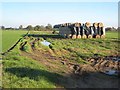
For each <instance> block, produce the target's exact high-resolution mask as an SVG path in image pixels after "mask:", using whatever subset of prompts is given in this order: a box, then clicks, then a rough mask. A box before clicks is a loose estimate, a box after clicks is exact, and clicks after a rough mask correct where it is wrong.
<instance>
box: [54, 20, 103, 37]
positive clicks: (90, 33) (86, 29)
mask: <svg viewBox="0 0 120 90" xmlns="http://www.w3.org/2000/svg"><path fill="white" fill-rule="evenodd" d="M54 28H58V29H59V34H60V35H62V36H64V37H66V38H72V39H75V38H105V29H104V28H103V23H93V24H91V23H89V22H86V23H85V24H82V23H78V22H77V23H64V24H58V25H55V26H54Z"/></svg>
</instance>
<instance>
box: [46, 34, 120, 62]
mask: <svg viewBox="0 0 120 90" xmlns="http://www.w3.org/2000/svg"><path fill="white" fill-rule="evenodd" d="M117 35H118V32H106V38H105V39H94V38H93V39H53V38H47V40H48V41H49V42H51V43H52V45H51V46H50V47H51V48H52V49H53V50H54V51H56V53H58V52H60V51H61V50H63V49H64V50H66V51H68V53H66V54H61V53H62V52H61V53H59V54H58V55H60V56H62V57H66V58H68V59H69V60H71V61H77V62H80V63H81V60H85V59H86V58H90V57H94V55H95V54H97V55H98V56H100V57H103V56H110V55H115V54H117V53H118V43H119V41H118V36H117ZM71 56H72V57H71Z"/></svg>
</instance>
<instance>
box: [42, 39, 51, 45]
mask: <svg viewBox="0 0 120 90" xmlns="http://www.w3.org/2000/svg"><path fill="white" fill-rule="evenodd" d="M41 44H43V45H45V46H49V45H50V44H51V43H50V42H48V41H46V40H44V41H42V42H41Z"/></svg>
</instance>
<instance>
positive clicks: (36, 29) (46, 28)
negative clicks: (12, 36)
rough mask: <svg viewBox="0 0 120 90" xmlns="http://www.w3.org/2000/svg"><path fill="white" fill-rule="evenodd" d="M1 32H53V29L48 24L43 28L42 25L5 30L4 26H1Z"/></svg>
mask: <svg viewBox="0 0 120 90" xmlns="http://www.w3.org/2000/svg"><path fill="white" fill-rule="evenodd" d="M1 29H2V30H33V31H50V30H53V27H52V25H51V24H48V25H47V26H43V25H36V26H34V27H33V26H32V25H28V26H27V27H25V28H23V26H22V25H20V26H19V28H13V27H9V28H6V27H5V26H1Z"/></svg>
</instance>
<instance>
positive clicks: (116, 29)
mask: <svg viewBox="0 0 120 90" xmlns="http://www.w3.org/2000/svg"><path fill="white" fill-rule="evenodd" d="M119 30H120V27H118V28H114V27H107V28H105V31H119Z"/></svg>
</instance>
